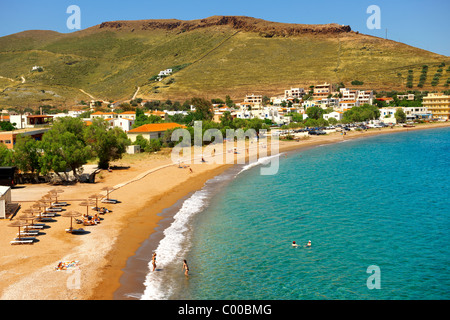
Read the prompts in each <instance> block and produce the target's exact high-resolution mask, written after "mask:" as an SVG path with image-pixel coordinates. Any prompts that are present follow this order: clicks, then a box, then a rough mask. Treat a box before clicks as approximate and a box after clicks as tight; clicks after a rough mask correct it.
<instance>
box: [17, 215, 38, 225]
mask: <svg viewBox="0 0 450 320" xmlns="http://www.w3.org/2000/svg"><path fill="white" fill-rule="evenodd" d="M36 218H37V217H36V216H35V215H33V214H32V213H25V214H22V215H20V216H19V217H18V218H17V219H19V220H24V221H26V222H28V220H31V223H30V225H33V220H34V219H36Z"/></svg>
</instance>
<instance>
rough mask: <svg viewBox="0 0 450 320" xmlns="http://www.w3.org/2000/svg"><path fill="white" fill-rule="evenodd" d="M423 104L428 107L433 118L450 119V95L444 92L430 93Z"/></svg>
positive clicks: (424, 98)
mask: <svg viewBox="0 0 450 320" xmlns="http://www.w3.org/2000/svg"><path fill="white" fill-rule="evenodd" d="M422 106H423V107H426V108H428V111H429V112H431V114H432V118H433V119H440V120H450V96H448V95H444V94H443V93H428V95H427V96H426V97H423V101H422Z"/></svg>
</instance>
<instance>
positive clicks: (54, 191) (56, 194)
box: [49, 189, 64, 203]
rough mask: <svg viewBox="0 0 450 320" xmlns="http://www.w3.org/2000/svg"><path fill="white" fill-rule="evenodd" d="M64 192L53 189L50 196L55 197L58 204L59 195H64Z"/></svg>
mask: <svg viewBox="0 0 450 320" xmlns="http://www.w3.org/2000/svg"><path fill="white" fill-rule="evenodd" d="M63 192H64V190H63V189H52V190H50V192H49V194H50V195H51V196H54V197H55V203H58V193H63Z"/></svg>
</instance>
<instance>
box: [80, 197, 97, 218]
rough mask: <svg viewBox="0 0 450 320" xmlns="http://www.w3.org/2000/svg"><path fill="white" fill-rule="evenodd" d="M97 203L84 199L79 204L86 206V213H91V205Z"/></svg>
mask: <svg viewBox="0 0 450 320" xmlns="http://www.w3.org/2000/svg"><path fill="white" fill-rule="evenodd" d="M93 205H95V202H93V201H89V200H88V201H83V202H80V204H79V206H81V207H86V214H87V215H89V207H90V206H93Z"/></svg>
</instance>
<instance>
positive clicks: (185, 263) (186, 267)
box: [183, 260, 189, 276]
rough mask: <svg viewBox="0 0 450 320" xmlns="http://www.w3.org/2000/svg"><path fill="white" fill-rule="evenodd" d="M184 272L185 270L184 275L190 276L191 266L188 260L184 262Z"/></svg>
mask: <svg viewBox="0 0 450 320" xmlns="http://www.w3.org/2000/svg"><path fill="white" fill-rule="evenodd" d="M183 270H184V275H186V276H187V275H189V266H188V264H187V262H186V260H183Z"/></svg>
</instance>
